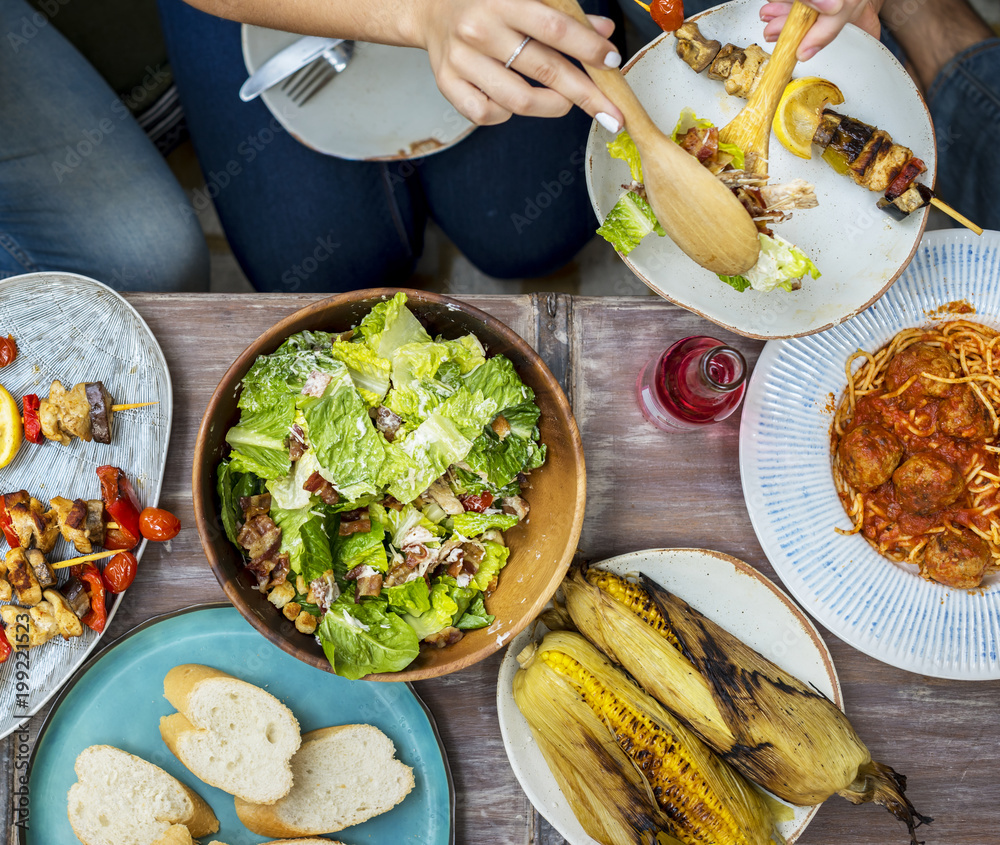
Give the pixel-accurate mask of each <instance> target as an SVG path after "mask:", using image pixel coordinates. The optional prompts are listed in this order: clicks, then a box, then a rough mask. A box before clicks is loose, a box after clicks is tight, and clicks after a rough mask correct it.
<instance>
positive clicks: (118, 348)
mask: <svg viewBox="0 0 1000 845" xmlns="http://www.w3.org/2000/svg"><path fill="white" fill-rule="evenodd" d="M0 332H2V334H3V335H4V336H6V335H8V334H11V335H13V336H14V339H15V341H16V343H17V349H18V352H17V358H16V359H15V360H14V363H13V364H9V365H8V366H6V367H4V368H3V369H0V384H2V385H3V386H4V387H5V388H7V390H8V391H9V392H10V393H11V395H12V396H14V398H15V399H16V400H17V401H18V404H20V403H21V397H22V396H24V395H26V394H30V393H34V394H37V395H38V396H40V397H45V396H48V394H49V385H50V384H51V382H52V380H53V379H56V378H57V379H59V380H60V381H61V382H62V383H63V386H64V387H66V388H67V389H68V388H70V387H72V386H73V385H74V384H77V383H79V382H89V381H98V380H100V381H103V382H104V384H105V386H106V387H107V389H108V391H109V392H110V393H111V395H112V396H113V397H114V400H115V401H116V402H156V403H157V404H156V405H153V406H151V407H147V408H135V409H133V410H130V411H121V412H118V413H116V414H115V415H114V428H113V432H112V438H111V443H110V444H102V443H95V442H90V443H85V442H83V441H82V440H79V439H77V438H74V439H73V440H72V441H71V442H70V444H69V445H68V446H63V445H62V444H61V443H56V442H54V441H51V440H45V441H44V442H43V443H40V444H34V443H29V442H28V441H27V440H25V441H24V442H23V443H22V444H21V448H20V449H19V450H18V452H17V455H16V456H15V457H14V460H13V461H12V462H11V463H9V464H8V465H7V466H5V467H3V468H2V469H0V493H12V492H14V491H17V490H27V491H28V493H30V494H31V495H32V496H34V497H35V498H37V499H39V500H40V501H41V502H42V503H43V505H47V503H48V501H49V500H50V499H51V498H52V497H54V496H64V497H66V498H68V499H78V498H79V499H100V498H101V488H100V482H99V481H98V478H97V473H96V469H97V467H99V466H101V465H103V464H113V465H114V466H117V467H120V468H121V469H122V470H124V471H125V474H126V475H127V476H128V477H129V478H130V479H131V480H132V483H133V485H134V487H135V491H136V495H137V496H138V498H139V502H140V504H141V505H142V506H143V507H147V506H155V505H156V504H157V502H158V501H159V498H160V486H161V484H162V483H163V470H164V465H165V463H166V459H167V444H168V442H169V440H170V420H171V414H172V408H173V398H172V393H171V385H170V373H169V372H168V371H167V362H166V361H165V360H164V358H163V352H162V351H161V350H160V347H159V344H157V342H156V338H155V337H153V333H152V332H151V331H150V330H149V327H148V326H147V325H146V323H145V322H144V321H143V319H142V317H140V316H139V314H138V313H137V312H136V310H135V309H134V308H133V307H132V306H131V305H129V304H128V303H127V302H126V301H125V300H124V299H123V298H122V297H121V296H120V295H119V294H117V293H116V292H115V291H113V290H111V288H109V287H107V286H106V285H103V284H101V283H100V282H96V281H94V280H93V279H89V278H86V277H85V276H77V275H73V274H71V273H53V272H47V273H30V274H28V275H24V276H14V277H13V278H9V279H4V280H3V281H0ZM145 547H146V540H143V541H142V543H141V544H140V545H139V547H138V549H136V550H135V554H136V556H137V557H140V558H141V557H142V553H143V550H144V549H145ZM0 554H2V552H0ZM77 554H79V553H78V552H77V551H76V550H75V549H74V548H73V546H72V545H71V544H69V543H67V542H66V541H65V540H63V539H62V538H60V539H59V540H58V541H57V542H56V545H55V549H54V550H53V553H52V554H50V555H49V556H48V558H49V562H50V563H54V562H56V561H59V560H65V559H67V558H70V557H75V556H76V555H77ZM101 565H102V564H98V566H101ZM59 576H60V577H59V582H60V583H63V582H65V580H66V579H67V577H68V575H67V573H66V572H65V571H63V572H61V573H59ZM118 601H120V599H119V600H118ZM118 601H115V600H114V599H113V597H109V607H108V620H109V622H110V620H111V618H112V617H113V616H114V612H115V609H116V608H117V607H118ZM98 639H100V635H99V634H97V633H95V632H94V631H92V630H91V629H90V628H88V627H86V626H84V628H83V636H80V637H74V638H73V639H69V640H64V639H63V638H62V637H56V638H55V639H52V640H50V641H49V642H47V643H45V644H44V645H40V646H36V647H33V648H31V649H30V650H28V651H26V652H24V653H23V655H22V656H19V655H11V656H10V657H9V658H8V659H7V660H6V661H5V662H4V663H3V664H0V737H2V736H6V735H7V734H9V733H10V732H11V731H12V730H14V729H15V728H16V727H17V725H18V724H19V723H21V722H22V721H24V719H26V718H27V717H28V716H30V715H34V714H35V713H36V712H38V710H39V709H40V708H41V707H42V706H43V705H44V704H45V703H46V702H47V701H48V700H49V698H51V696H52V695H53V694H54V693H55V692H56V691H57V690H58V689H59V688H60V687H61V686H62V684H63V683H65V682H66V680H67V679H68V678H69V677H70V676H71V675H72V674H73V673H74V672H75V671H76V669H77V668H78V667H79V666H80V665H81V664H82V663H83V661H84V660H85V659H86V657H87V655H88V654H89V653H90V652H91V650H92V649H93V648H94V646H95V645H96V644H97V641H98ZM15 676H17V677H15Z"/></svg>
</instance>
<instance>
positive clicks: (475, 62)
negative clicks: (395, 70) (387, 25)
mask: <svg viewBox="0 0 1000 845" xmlns="http://www.w3.org/2000/svg"><path fill="white" fill-rule="evenodd" d="M417 8H419V9H420V11H419V12H417V11H416V9H417ZM414 12H415V15H414V26H415V27H416V28H417V29H418V31H417V32H415V33H414V35H413V37H414V40H415V41H416V42H417V43H419V44H420V46H423V47H424V48H426V50H427V52H428V54H429V55H430V60H431V67H432V68H433V69H434V75H435V76H436V78H437V84H438V87H439V88H440V89H441V91H442V93H443V94H444V95H445V97H447V98H448V99H449V100H450V101H451V103H452V104H453V105H454V106H455V108H457V109H458V110H459V111H460V112H461V113H462V114H463V115H465V116H466V117H467V118H468V119H469V120H471V121H472V122H473V123H477V124H480V125H489V124H495V123H502V122H503V121H505V120H507V118H509V117H510V116H511V115H512V114H520V115H528V116H532V117H560V116H561V115H564V114H566V112H568V111H569V110H570V108H572V106H573V105H574V104H575V105H577V106H579V107H580V108H581V109H583V110H584V111H585V112H587V114H589V115H591V116H592V117H596V118H597V119H598V120H599V121H600V122H601V124H602V125H604V126H605V127H606V128H608V129H610V130H612V131H617V129H618V128H620V127H621V125H622V122H623V118H622V114H621V112H620V111H619V110H618V109H617V107H616V106H615V105H614V103H612V102H611V101H610V100H608V98H607V97H605V96H604V95H603V94H602V93H601V92H600V91H599V90H598V88H597V86H596V85H595V84H594V83H593V81H591V79H590V77H589V76H587V74H586V73H584V71H582V70H581V69H580V68H578V67H576V66H574V65H573V64H571V63H570V61H569V60H568V59H567V58H566V57H567V56H571V57H573V58H575V59H577V60H578V61H580V62H582V63H584V64H589V65H592V66H594V67H598V68H608V67H618V65H619V64H620V63H621V56H620V55H619V54H618V51H617V50H616V48H615V46H614V45H613V44H612V43H611V42H610V41H609V40H608V36H609V35H611V31H612V30H613V29H614V23H613V22H612V21H611V20H609V19H608V18H602V17H597V16H594V15H591V16H589V19H590V22H591V24H592V26H593V29H591V28H590V27H587V26H584V25H583V24H582V23H579V22H578V21H576V20H574V19H573V18H571V17H569V16H568V15H565V14H563V13H562V12H557V11H555V10H554V9H551V8H549V7H548V6H546V5H545V4H544V3H542V2H540V0H426V2H425V3H423V4H420V5H418V6H416V7H415V9H414ZM526 36H530V37H531V40H530V41H528V43H527V44H525V45H524V47H523V48H522V49H521V51H520V52H519V53H518V54H517V57H516V58H515V59H514V61H513V62H511V64H510V67H509V68H508V67H505V66H504V63H505V62H507V61H508V60H509V59H510V57H511V56H512V55H514V53H515V51H517V50H518V47H519V45H520V44H521V42H522V41H524V39H525V37H526ZM521 74H523V75H524V76H522V75H521ZM524 77H528V78H529V79H532V80H536V81H537V82H539V83H541V86H542V87H535V86H532V85H529V84H528V82H527V80H526V79H525V78H524Z"/></svg>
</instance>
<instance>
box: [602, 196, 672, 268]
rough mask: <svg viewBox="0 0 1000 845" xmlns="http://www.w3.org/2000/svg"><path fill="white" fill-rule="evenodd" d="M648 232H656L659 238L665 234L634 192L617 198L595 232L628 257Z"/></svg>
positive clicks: (643, 201)
mask: <svg viewBox="0 0 1000 845" xmlns="http://www.w3.org/2000/svg"><path fill="white" fill-rule="evenodd" d="M650 232H656V234H657V235H659V236H660V237H661V238H662V237H663V236H664V235H666V234H667V233H666V232H665V231H664V229H663V227H662V226H661V225H660V224H659V222H657V220H656V215H655V214H653V209H652V208H651V207H650V205H649V203H648V202H646V200H644V199H643V198H642V197H640V196H639V195H638V194H637V193H635V192H634V191H626V192H625V193H624V194H622V195H621V196H620V197H619V198H618V202H616V203H615V205H614V208H612V209H611V211H609V212H608V216H607V217H605V218H604V222H603V223H602V224H601V225H600V227H599V228H598V230H597V234H599V235H600V236H601V237H602V238H604V240H606V241H607V242H608V243H609V244H611V245H612V246H613V247H614V248H615V249H616V250H618V252H619V253H621V254H622V255H628V254H629V253H630V252H631V251H632V250H633V249H635V248H636V247H637V246H639V242H640V241H642V239H643V238H644V237H646V235H648V234H649V233H650Z"/></svg>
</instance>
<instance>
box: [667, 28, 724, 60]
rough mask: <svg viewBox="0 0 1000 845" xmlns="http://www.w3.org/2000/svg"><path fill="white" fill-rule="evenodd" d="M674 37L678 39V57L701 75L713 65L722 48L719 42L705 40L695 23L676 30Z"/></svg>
mask: <svg viewBox="0 0 1000 845" xmlns="http://www.w3.org/2000/svg"><path fill="white" fill-rule="evenodd" d="M674 37H675V38H676V39H677V55H678V56H680V57H681V59H683V60H684V62H686V63H687V64H689V65H690V66H691V67H692V69H693V70H694V72H695V73H701V72H702V71H703V70H704V69H705V68H707V67H708V66H709V65H710V64H712V62H713V61H715V57H716V56H717V55H719V49H720V48H721V46H722V45H721V44H719V42H718V41H709V40H708V39H707V38H705V36H703V35H702V34H701V31H700V30H699V29H698V24H696V23H694V21H689V22H688V23H686V24H684V25H683V26H682V27H680V28H679V29H675V30H674Z"/></svg>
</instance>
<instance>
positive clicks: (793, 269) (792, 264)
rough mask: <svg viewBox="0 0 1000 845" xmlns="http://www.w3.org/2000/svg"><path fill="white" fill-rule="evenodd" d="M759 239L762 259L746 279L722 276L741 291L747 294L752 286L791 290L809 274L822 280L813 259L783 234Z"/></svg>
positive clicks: (766, 289) (755, 287) (762, 288)
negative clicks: (745, 291)
mask: <svg viewBox="0 0 1000 845" xmlns="http://www.w3.org/2000/svg"><path fill="white" fill-rule="evenodd" d="M757 240H758V241H759V242H760V257H759V258H758V259H757V263H756V264H754V266H753V267H751V268H750V269H749V270H748V271H747V273H746V275H745V276H722V275H720V276H719V278H720V279H722V281H724V282H725V283H726V284H728V285H732V286H733V287H734V288H736V290H739V291H744V290H746V289H747V288H748V287H752V288H753V289H754V290H759V291H770V290H774V289H775V288H781V289H782V290H786V291H791V290H792V282H795V281H798V280H799V279H801V278H802V277H803V276H805V275H807V274H808V275H809V276H812V278H814V279H818V278H819V277H820V275H821V273H820V272H819V268H818V267H817V266H816V265H815V264H813V262H812V260H811V259H810V258H809V256H808V255H806V254H805V253H804V252H803V251H802V250H801V249H799V248H798V247H797V246H795V245H794V244H791V243H789V242H788V241H786V240H785V239H784V238H782V237H780V236H779V235H775V236H774V237H771V236H769V235H765V234H758V235H757Z"/></svg>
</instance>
